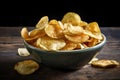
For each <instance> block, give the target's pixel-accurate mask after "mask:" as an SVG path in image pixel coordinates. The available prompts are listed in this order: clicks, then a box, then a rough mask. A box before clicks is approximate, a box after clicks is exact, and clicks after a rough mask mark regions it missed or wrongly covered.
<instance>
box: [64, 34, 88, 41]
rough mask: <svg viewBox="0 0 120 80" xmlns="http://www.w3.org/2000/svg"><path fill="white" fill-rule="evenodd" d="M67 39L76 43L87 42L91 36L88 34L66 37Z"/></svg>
mask: <svg viewBox="0 0 120 80" xmlns="http://www.w3.org/2000/svg"><path fill="white" fill-rule="evenodd" d="M65 38H66V39H68V40H70V41H71V42H74V43H82V42H86V41H87V40H88V39H89V36H88V35H86V34H81V35H65Z"/></svg>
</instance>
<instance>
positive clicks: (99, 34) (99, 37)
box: [83, 30, 103, 40]
mask: <svg viewBox="0 0 120 80" xmlns="http://www.w3.org/2000/svg"><path fill="white" fill-rule="evenodd" d="M83 33H84V34H86V35H89V36H90V37H93V38H96V39H99V40H102V39H103V37H102V34H101V33H92V32H90V31H88V30H84V31H83Z"/></svg>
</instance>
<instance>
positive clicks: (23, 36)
mask: <svg viewBox="0 0 120 80" xmlns="http://www.w3.org/2000/svg"><path fill="white" fill-rule="evenodd" d="M21 37H22V38H23V39H27V38H28V37H29V34H28V29H27V28H26V27H23V28H22V30H21Z"/></svg>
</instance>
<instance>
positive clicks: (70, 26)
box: [21, 12, 103, 51]
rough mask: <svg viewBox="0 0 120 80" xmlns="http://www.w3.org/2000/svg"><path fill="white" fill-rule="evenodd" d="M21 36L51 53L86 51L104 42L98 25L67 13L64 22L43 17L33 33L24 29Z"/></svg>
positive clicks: (75, 14) (74, 14)
mask: <svg viewBox="0 0 120 80" xmlns="http://www.w3.org/2000/svg"><path fill="white" fill-rule="evenodd" d="M21 36H22V38H23V39H25V40H26V41H27V42H28V43H29V44H31V45H33V46H35V47H37V48H40V49H43V50H49V51H56V50H76V49H85V48H89V47H92V46H95V45H97V44H99V43H100V42H101V41H102V40H103V37H102V34H101V30H100V27H99V25H98V23H97V22H90V23H87V22H85V21H82V20H81V17H80V16H79V15H78V14H77V13H75V12H68V13H66V14H65V15H64V16H63V18H62V20H56V19H51V20H49V18H48V16H43V17H42V18H41V19H40V20H39V21H38V23H37V24H36V25H35V29H33V30H32V31H30V32H29V31H28V29H27V27H23V28H22V30H21Z"/></svg>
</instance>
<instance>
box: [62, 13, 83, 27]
mask: <svg viewBox="0 0 120 80" xmlns="http://www.w3.org/2000/svg"><path fill="white" fill-rule="evenodd" d="M61 21H62V23H63V24H64V23H71V24H72V25H78V24H79V23H80V22H81V17H80V16H79V15H78V14H77V13H75V12H68V13H66V14H65V15H64V16H63V18H62V20H61Z"/></svg>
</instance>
